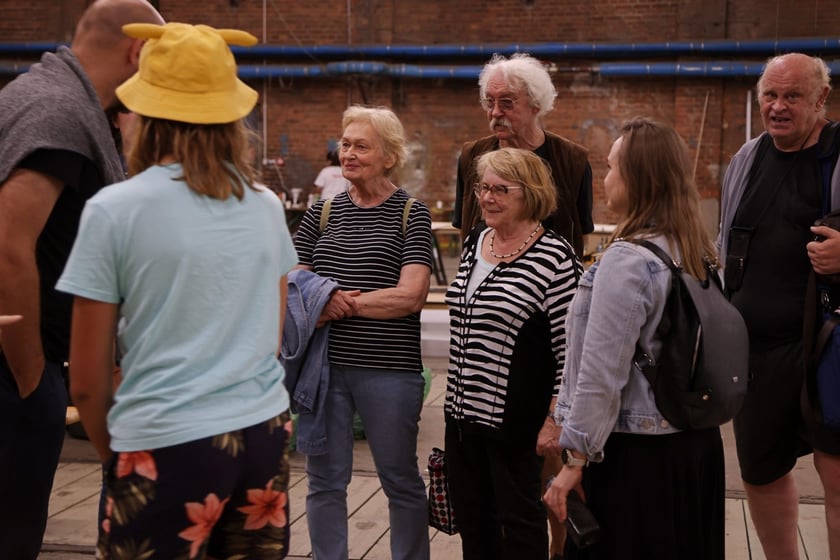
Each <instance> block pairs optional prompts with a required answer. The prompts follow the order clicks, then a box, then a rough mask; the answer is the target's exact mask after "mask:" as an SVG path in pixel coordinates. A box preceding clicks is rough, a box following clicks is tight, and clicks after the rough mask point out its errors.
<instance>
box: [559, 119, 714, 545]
mask: <svg viewBox="0 0 840 560" xmlns="http://www.w3.org/2000/svg"><path fill="white" fill-rule="evenodd" d="M607 163H608V167H609V172H608V173H607V176H606V177H605V179H604V187H605V191H606V197H607V206H608V207H609V208H610V209H611V210H612V211H613V212H615V213H617V214H618V215H619V216H621V221H620V223H619V224H618V227H617V228H616V232H615V237H614V238H613V240H612V242H611V243H610V244H609V246H608V247H607V250H606V251H605V252H604V254H603V256H602V257H601V258H600V260H598V261H597V262H596V263H595V264H593V265H592V266H591V267H590V268H589V269H588V270H587V271H586V274H584V275H583V277H582V278H581V281H580V287H579V289H578V292H577V293H576V294H575V298H574V301H573V302H572V306H571V309H570V310H569V322H568V327H569V346H568V355H567V360H566V369H565V370H564V372H563V383H562V387H561V389H560V394H559V395H558V401H559V403H558V407H557V419H558V420H559V421H561V423H562V426H563V430H562V433H561V435H560V446H561V447H562V448H563V459H564V461H563V462H564V465H563V467H562V469H560V472H559V473H558V474H557V476H556V477H555V478H554V481H553V482H552V484H551V486H550V487H549V488H548V491H547V492H546V494H545V498H544V499H545V503H546V506H548V507H549V508H550V509H551V510H552V511H554V513H555V514H556V515H557V517H558V518H560V519H564V518H565V517H566V501H567V499H568V498H567V497H568V495H569V493H570V492H579V493H580V490H581V487H580V485H581V481H582V482H583V485H582V490H583V496H582V497H584V498H585V499H586V502H587V504H588V505H589V508H590V509H591V511H592V513H593V514H594V516H595V518H596V519H597V520H598V522H599V523H600V525H601V539H600V542H599V543H596V544H595V545H593V546H592V547H590V548H587V549H585V550H580V551H579V550H576V549H575V547H574V544H573V543H571V542H569V541H567V543H566V559H567V560H569V559H581V558H585V559H592V560H595V559H597V560H612V559H616V560H617V559H626V558H630V559H632V558H644V559H646V560H674V559H680V560H718V559H721V558H723V557H724V465H723V444H722V442H721V438H720V430H719V429H718V428H710V429H706V430H687V431H680V430H678V429H676V428H674V426H672V425H671V424H670V423H669V422H668V421H666V420H665V418H664V417H663V416H662V414H661V413H660V412H659V410H658V409H657V407H656V404H655V402H654V397H653V391H652V390H651V388H650V384H649V383H648V381H647V379H646V378H645V376H644V374H643V373H642V372H641V370H640V369H639V366H638V365H637V364H636V362H635V358H634V356H635V354H636V348H637V347H642V348H658V347H659V346H660V345H661V342H660V341H658V340H656V330H657V327H658V325H659V323H660V319H661V317H662V314H663V311H664V309H665V302H666V299H667V297H668V294H669V291H670V283H671V270H670V269H669V268H668V267H667V266H666V265H665V263H663V262H662V261H661V260H660V259H659V257H657V256H656V255H655V254H654V253H653V252H651V251H650V250H649V249H647V248H646V247H642V246H640V245H638V244H635V243H631V242H629V241H626V240H632V239H647V240H649V241H650V242H652V243H655V244H656V245H657V246H659V247H660V248H661V249H662V250H664V251H665V252H667V253H668V254H669V255H671V256H672V258H674V259H675V260H678V261H680V263H681V265H682V267H683V268H684V270H685V271H686V272H687V273H688V274H690V275H692V276H694V277H695V278H698V279H701V280H702V279H705V278H706V277H707V274H715V272H713V271H710V269H709V268H708V266H707V263H708V262H709V260H710V259H711V260H716V252H715V250H714V246H713V245H712V242H711V238H710V236H709V234H708V233H707V232H706V230H705V228H704V226H703V222H702V219H701V214H700V205H699V201H700V197H699V194H698V192H697V188H696V186H695V184H694V180H693V179H692V176H691V160H690V159H689V155H688V150H687V149H686V147H685V144H684V143H683V141H682V139H681V138H680V137H679V135H678V134H677V133H676V132H675V131H674V129H673V128H670V127H667V126H664V125H661V124H659V123H656V122H653V121H650V120H648V119H640V118H637V119H634V120H632V121H630V122H628V123H627V124H625V125H624V127H623V128H622V130H621V136H620V137H619V138H618V140H616V141H615V143H614V144H613V146H612V149H611V150H610V153H609V156H608V159H607Z"/></svg>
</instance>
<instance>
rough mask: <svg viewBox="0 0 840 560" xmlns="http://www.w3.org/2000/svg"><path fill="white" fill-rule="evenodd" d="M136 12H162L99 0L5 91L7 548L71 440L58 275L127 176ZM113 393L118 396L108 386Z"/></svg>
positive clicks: (2, 397)
mask: <svg viewBox="0 0 840 560" xmlns="http://www.w3.org/2000/svg"><path fill="white" fill-rule="evenodd" d="M132 22H143V23H163V20H162V18H161V17H160V14H158V13H157V11H156V10H155V9H154V8H153V7H152V6H151V4H149V3H148V2H146V1H145V0H97V1H96V2H94V3H93V4H92V5H91V6H90V7H89V8H88V9H87V10H86V11H85V13H84V14H83V15H82V18H81V19H80V21H79V24H78V26H77V27H76V33H75V36H74V38H73V42H72V46H71V47H70V48H66V47H60V48H59V50H58V51H57V52H56V53H55V54H53V53H47V54H45V55H44V56H43V57H42V59H41V62H39V63H38V64H35V65H33V67H32V68H31V69H30V71H29V72H28V73H26V74H24V75H22V76H20V77H18V78H17V79H16V80H14V81H12V82H11V83H10V84H8V85H7V86H6V87H5V88H3V90H0V239H2V243H0V313H3V314H19V315H22V316H23V319H22V320H20V321H19V322H17V323H15V324H13V325H9V326H6V327H4V328H3V340H2V345H3V346H2V354H0V504H2V506H0V551H2V553H1V554H0V555H2V556H3V558H10V559H14V560H17V559H30V558H31V559H34V558H36V557H37V556H38V552H39V549H40V545H41V539H42V538H43V532H44V528H45V526H46V518H47V506H48V503H49V496H50V491H51V489H52V481H53V476H54V474H55V469H56V466H57V464H58V458H59V454H60V452H61V445H62V443H63V440H64V417H65V407H66V400H67V395H66V390H65V387H64V381H63V379H62V371H61V370H62V367H63V366H64V364H65V363H66V362H67V360H68V359H69V357H70V355H69V354H70V349H69V325H70V313H71V298H70V297H69V296H66V295H63V294H59V293H58V292H56V291H55V289H54V286H55V283H56V281H57V279H58V277H59V276H60V275H61V272H62V270H63V268H64V265H65V262H66V260H67V257H68V255H69V252H70V249H71V248H72V246H73V241H74V239H75V237H76V231H77V228H78V224H79V218H80V215H81V212H82V209H83V207H84V204H85V201H86V200H87V199H88V198H90V197H91V196H92V195H93V194H94V193H95V192H96V191H97V190H99V189H100V188H102V187H103V186H105V185H108V184H110V183H113V182H116V181H118V180H120V179H122V178H123V173H122V168H121V164H120V159H119V155H118V153H117V150H116V147H115V145H114V141H113V138H112V136H111V132H110V126H109V123H108V120H107V118H106V116H105V112H104V110H105V109H107V108H109V107H110V106H111V105H113V104H114V103H115V102H116V96H115V95H114V90H115V88H116V87H117V86H118V85H120V84H121V83H122V82H123V81H124V80H126V79H127V78H129V77H130V76H131V75H132V74H133V73H134V72H135V71H136V70H137V62H138V59H139V53H140V48H141V47H142V41H140V40H136V39H131V38H129V37H127V36H125V35H123V34H122V29H121V28H122V25H124V24H126V23H132ZM109 398H110V395H109Z"/></svg>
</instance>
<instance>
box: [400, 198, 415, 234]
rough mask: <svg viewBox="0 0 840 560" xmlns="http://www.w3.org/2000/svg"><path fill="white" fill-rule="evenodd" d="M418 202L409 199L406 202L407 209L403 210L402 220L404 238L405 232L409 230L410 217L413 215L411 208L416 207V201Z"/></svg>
mask: <svg viewBox="0 0 840 560" xmlns="http://www.w3.org/2000/svg"><path fill="white" fill-rule="evenodd" d="M415 200H417V199H416V198H413V197H412V198H409V199H408V200H406V201H405V208H403V219H402V232H403V237H405V232H406V230H407V229H408V215H409V214H410V213H411V207H412V206H414V201H415Z"/></svg>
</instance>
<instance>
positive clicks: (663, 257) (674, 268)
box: [616, 239, 682, 274]
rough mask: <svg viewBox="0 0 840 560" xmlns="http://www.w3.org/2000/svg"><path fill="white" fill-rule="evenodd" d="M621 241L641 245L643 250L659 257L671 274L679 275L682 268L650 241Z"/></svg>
mask: <svg viewBox="0 0 840 560" xmlns="http://www.w3.org/2000/svg"><path fill="white" fill-rule="evenodd" d="M616 241H618V240H616ZM621 241H627V242H628V243H634V244H636V245H641V246H642V247H644V248H645V249H647V250H648V251H650V252H651V253H653V254H654V255H656V256H657V257H659V259H660V260H661V261H662V262H664V263H665V264H667V265H668V268H670V269H671V272H673V273H675V274H679V273H680V272H682V266H680V265H679V264H677V261H675V260H674V258H673V257H672V256H671V255H669V254H668V253H666V252H665V250H664V249H663V248H662V247H660V246H659V245H657V244H656V243H653V242H652V241H648V240H647V239H621Z"/></svg>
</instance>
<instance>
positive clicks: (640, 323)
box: [555, 236, 679, 462]
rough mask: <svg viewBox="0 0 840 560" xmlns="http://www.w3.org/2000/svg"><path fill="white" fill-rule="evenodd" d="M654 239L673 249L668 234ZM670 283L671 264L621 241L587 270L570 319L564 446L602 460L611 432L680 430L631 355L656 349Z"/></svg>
mask: <svg viewBox="0 0 840 560" xmlns="http://www.w3.org/2000/svg"><path fill="white" fill-rule="evenodd" d="M650 241H652V242H654V243H656V244H657V245H659V246H660V247H662V248H663V249H665V251H666V252H669V253H670V252H671V251H670V249H669V247H668V243H667V240H666V238H665V237H663V236H658V237H654V238H651V239H650ZM670 281H671V271H670V269H669V268H668V267H667V266H666V264H665V263H663V262H662V261H661V260H660V259H659V258H658V257H657V256H656V255H654V254H653V253H652V252H650V251H648V250H647V249H645V248H644V247H641V246H639V245H636V244H633V243H628V242H624V241H615V242H613V243H612V244H610V246H609V247H608V248H607V250H606V251H605V252H604V255H603V256H602V257H601V259H600V260H599V261H598V262H596V263H595V264H593V265H592V266H591V267H590V268H589V270H587V271H586V272H585V273H584V275H583V277H582V278H581V280H580V284H579V285H578V291H577V293H576V294H575V297H574V299H573V300H572V305H571V309H570V310H569V313H568V316H567V319H566V332H567V333H568V341H567V344H568V345H567V349H566V365H565V368H564V370H563V380H562V383H561V386H560V392H559V398H558V399H557V408H556V410H555V420H556V421H557V422H558V423H562V426H563V431H562V434H561V436H560V445H561V446H562V447H565V448H569V449H574V450H576V451H579V452H580V453H582V454H584V455H586V457H587V458H588V459H589V460H590V461H595V462H599V461H602V460H603V458H604V445H605V444H606V442H607V438H608V437H609V435H610V434H611V433H612V432H626V433H633V434H650V435H656V434H669V433H673V432H676V431H679V430H677V429H676V428H674V427H673V426H672V425H671V424H670V423H669V422H668V421H667V420H665V418H663V417H662V414H661V413H660V412H659V410H658V409H657V408H656V404H654V398H653V391H652V390H651V388H650V384H649V383H648V381H647V379H646V378H645V376H644V374H643V373H642V372H641V370H640V369H639V367H638V366H637V365H636V364H635V363H634V359H633V358H634V354H635V353H636V344H637V342H639V343H640V345H641V347H642V348H643V349H644V350H645V351H646V352H647V353H650V352H652V353H653V355H654V356H655V355H658V353H659V350H660V347H661V343H660V342H659V341H658V340H656V339H655V332H656V327H657V326H658V325H659V321H660V319H661V318H662V313H663V310H664V308H665V301H666V299H667V296H668V291H669V288H670Z"/></svg>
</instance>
